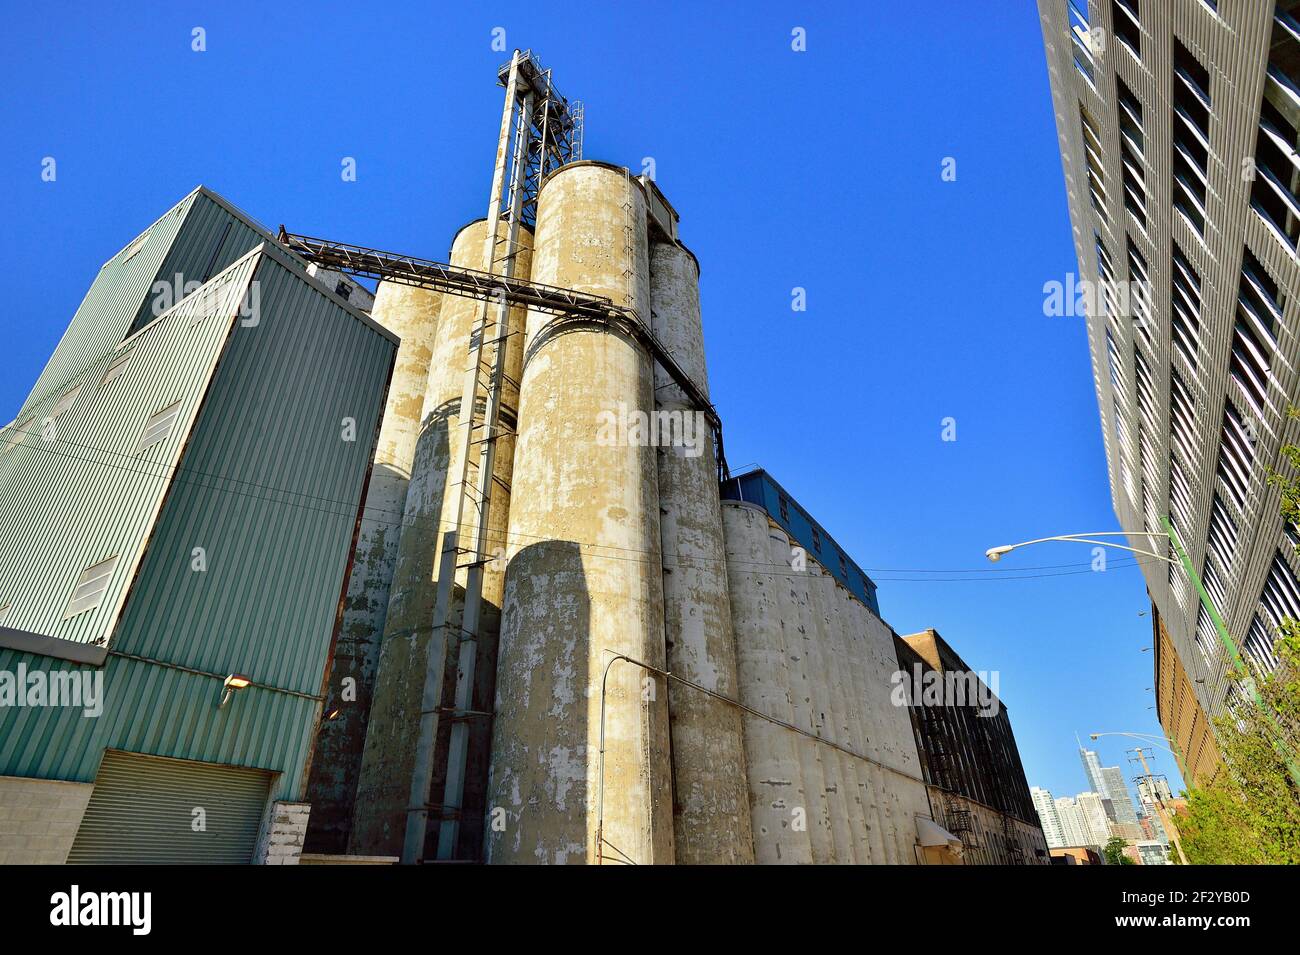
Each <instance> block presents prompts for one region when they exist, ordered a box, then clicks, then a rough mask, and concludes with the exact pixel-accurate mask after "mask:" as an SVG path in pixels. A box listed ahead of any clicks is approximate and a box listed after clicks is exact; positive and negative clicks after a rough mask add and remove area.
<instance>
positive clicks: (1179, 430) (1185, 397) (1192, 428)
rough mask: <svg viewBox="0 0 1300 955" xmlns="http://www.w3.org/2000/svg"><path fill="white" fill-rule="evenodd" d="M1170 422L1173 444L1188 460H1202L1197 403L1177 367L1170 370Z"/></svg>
mask: <svg viewBox="0 0 1300 955" xmlns="http://www.w3.org/2000/svg"><path fill="white" fill-rule="evenodd" d="M1169 424H1170V431H1171V432H1172V434H1171V437H1172V439H1173V440H1172V441H1171V446H1172V447H1173V449H1174V450H1176V451H1178V452H1180V453H1181V454H1182V455H1183V458H1184V459H1185V460H1187V461H1199V460H1200V440H1199V436H1198V434H1197V427H1196V403H1195V402H1194V401H1193V400H1192V395H1191V392H1189V391H1188V390H1187V386H1186V385H1185V384H1183V376H1182V375H1180V374H1178V370H1177V369H1171V370H1170V372H1169Z"/></svg>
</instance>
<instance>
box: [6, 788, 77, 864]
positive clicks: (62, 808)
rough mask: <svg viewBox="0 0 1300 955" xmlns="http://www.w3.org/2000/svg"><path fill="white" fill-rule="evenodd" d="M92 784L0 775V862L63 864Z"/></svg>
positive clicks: (75, 833) (75, 834)
mask: <svg viewBox="0 0 1300 955" xmlns="http://www.w3.org/2000/svg"><path fill="white" fill-rule="evenodd" d="M94 788H95V787H94V785H93V784H92V783H68V782H63V781H61V780H55V779H29V778H27V777H25V776H0V865H62V864H63V863H64V862H66V861H67V859H68V850H69V849H71V848H72V841H73V839H75V838H76V836H77V829H78V828H79V827H80V826H81V817H82V816H84V815H85V814H86V804H87V803H89V802H90V794H91V792H92V791H93V790H94Z"/></svg>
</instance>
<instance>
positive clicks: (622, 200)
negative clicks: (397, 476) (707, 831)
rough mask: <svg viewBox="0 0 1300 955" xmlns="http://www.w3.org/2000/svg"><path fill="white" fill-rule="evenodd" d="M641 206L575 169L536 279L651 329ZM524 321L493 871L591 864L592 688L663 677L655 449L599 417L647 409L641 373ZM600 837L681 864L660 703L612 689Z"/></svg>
mask: <svg viewBox="0 0 1300 955" xmlns="http://www.w3.org/2000/svg"><path fill="white" fill-rule="evenodd" d="M645 216H646V212H645V198H644V194H643V193H642V190H641V187H640V185H639V184H638V183H636V182H635V181H634V180H630V179H629V178H628V176H627V174H626V171H625V170H622V169H617V168H614V167H610V166H606V165H604V164H599V163H591V162H583V163H575V164H572V165H570V166H567V167H565V168H563V169H561V170H559V171H558V172H556V173H555V174H554V175H553V176H552V177H551V178H550V179H549V180H548V181H547V182H546V183H545V185H544V186H543V188H542V192H541V197H540V201H539V206H538V216H537V238H536V249H535V253H534V257H533V278H534V279H535V280H536V281H539V282H545V283H548V284H553V285H560V286H564V287H567V288H574V289H579V290H584V291H589V292H594V293H597V294H601V295H606V296H609V297H611V298H612V299H613V300H614V301H616V302H619V303H627V304H629V305H631V306H632V307H634V308H636V309H637V311H638V312H639V313H640V314H641V315H642V316H643V317H648V316H649V289H648V281H647V272H648V263H647V248H646V245H647V238H646V221H645ZM550 322H551V316H550V315H547V314H542V313H530V314H529V316H528V337H527V342H526V357H525V363H524V372H523V380H522V388H521V396H520V413H519V437H518V443H517V447H516V455H515V469H514V481H513V493H512V497H513V503H512V506H511V509H510V522H509V541H508V545H507V552H508V555H509V566H508V568H507V570H506V580H505V595H504V603H503V612H502V626H501V642H500V659H499V665H498V668H497V693H496V719H495V724H494V732H493V746H492V760H491V781H490V788H489V803H488V808H489V812H493V813H499V820H500V824H499V825H496V824H494V825H493V826H492V827H490V829H489V832H488V835H487V842H486V845H487V859H488V861H490V862H540V863H563V862H579V863H580V862H589V861H594V860H595V859H596V858H597V840H596V820H597V796H598V791H599V788H600V780H599V776H598V773H599V761H598V747H599V734H600V715H601V701H602V693H601V684H602V676H603V674H604V672H605V668H606V666H607V664H608V663H609V662H610V661H611V651H612V652H613V653H624V654H627V655H628V656H631V657H634V658H636V659H639V660H642V661H644V662H646V663H648V664H650V665H652V666H657V667H663V666H664V663H665V650H664V635H663V592H662V575H661V556H660V532H659V495H658V481H657V473H656V462H655V454H654V448H652V447H648V446H645V445H644V444H641V443H637V442H635V441H605V442H601V441H598V440H597V439H598V436H599V434H600V427H601V418H600V415H601V413H602V412H606V413H611V414H615V415H617V414H618V412H619V410H620V405H621V406H623V408H625V409H627V410H629V411H633V412H635V411H639V412H641V413H649V412H651V411H653V409H654V396H653V386H654V376H653V373H652V370H651V360H650V358H649V356H648V355H647V354H646V353H645V352H644V351H643V350H642V349H641V348H639V347H638V346H637V345H636V344H635V343H634V342H633V341H631V340H629V339H627V338H625V337H624V336H622V335H621V334H619V333H617V332H614V331H611V330H609V329H608V328H604V327H591V326H574V325H570V326H567V327H565V328H563V329H560V330H558V331H556V330H555V329H554V327H552V328H551V329H549V330H548V328H547V326H548V324H549V323H550ZM606 702H607V711H606V753H605V768H604V796H605V798H604V806H605V837H606V839H607V840H608V843H609V844H610V845H611V846H612V847H615V848H607V849H606V851H607V852H608V853H609V854H611V855H615V856H616V855H617V854H618V853H623V854H624V855H625V856H626V857H627V858H628V859H630V860H632V861H633V862H636V863H639V864H646V863H665V862H671V861H672V860H673V832H672V803H671V800H672V795H671V789H670V771H671V765H670V757H669V752H668V714H667V692H666V687H665V686H664V685H663V681H662V680H661V679H658V678H653V677H651V676H650V675H649V674H647V673H646V672H645V671H643V670H641V669H640V668H638V667H635V666H633V665H631V664H629V663H626V662H620V663H617V664H615V666H614V667H613V669H612V670H611V671H610V673H609V677H608V694H607V697H606Z"/></svg>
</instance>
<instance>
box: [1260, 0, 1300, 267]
mask: <svg viewBox="0 0 1300 955" xmlns="http://www.w3.org/2000/svg"><path fill="white" fill-rule="evenodd" d="M1294 6H1295V5H1294V4H1293V3H1285V4H1283V3H1279V4H1278V5H1277V6H1276V7H1275V8H1274V14H1273V33H1272V36H1271V38H1270V43H1269V57H1268V70H1267V72H1266V73H1265V77H1264V94H1263V97H1262V99H1261V100H1260V104H1259V130H1258V132H1257V134H1256V137H1255V180H1254V182H1253V183H1251V189H1250V204H1251V206H1252V207H1253V208H1254V210H1255V212H1256V213H1257V214H1258V215H1259V217H1260V218H1261V219H1263V220H1264V222H1265V223H1266V224H1267V225H1269V226H1270V227H1271V228H1272V231H1273V233H1274V234H1275V235H1276V236H1277V238H1278V239H1279V240H1280V241H1281V242H1282V243H1283V244H1284V245H1285V246H1286V247H1287V249H1288V251H1290V252H1291V254H1292V255H1295V254H1296V247H1297V245H1298V244H1300V200H1297V198H1296V191H1297V186H1298V185H1300V183H1297V179H1300V175H1298V172H1297V170H1300V164H1298V163H1297V158H1296V147H1297V143H1300V139H1298V138H1297V134H1296V130H1297V127H1298V126H1300V109H1297V105H1296V104H1297V101H1300V86H1297V80H1298V79H1300V76H1298V75H1297V74H1300V24H1297V23H1296V21H1295V19H1294V18H1293V17H1292V16H1291V14H1290V13H1288V12H1287V10H1285V9H1283V8H1284V7H1294Z"/></svg>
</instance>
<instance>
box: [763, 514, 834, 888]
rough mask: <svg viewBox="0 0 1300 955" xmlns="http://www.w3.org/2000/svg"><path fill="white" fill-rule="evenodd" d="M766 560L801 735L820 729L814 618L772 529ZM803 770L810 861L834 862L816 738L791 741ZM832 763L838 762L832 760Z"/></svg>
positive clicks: (824, 753)
mask: <svg viewBox="0 0 1300 955" xmlns="http://www.w3.org/2000/svg"><path fill="white" fill-rule="evenodd" d="M768 537H769V541H770V546H771V557H772V561H773V562H774V564H776V565H778V566H777V567H776V569H775V571H774V573H775V576H774V578H773V580H774V583H775V584H776V585H777V587H778V592H779V595H780V598H781V604H780V611H779V619H780V625H781V627H782V630H783V632H784V635H785V648H786V667H787V671H788V673H789V679H790V697H791V701H792V702H793V704H794V716H795V718H794V724H795V725H796V726H798V727H799V729H801V730H803V731H804V732H807V733H814V734H816V733H819V732H820V730H821V711H820V710H817V709H816V693H815V692H814V689H813V686H814V680H817V681H820V680H821V650H820V644H819V642H818V641H819V640H820V629H819V624H818V622H817V620H816V618H815V616H814V612H815V608H814V607H813V602H812V593H811V589H810V582H811V578H810V577H809V576H808V574H807V572H806V571H796V570H795V563H796V562H795V560H794V547H795V545H794V544H793V543H792V542H791V540H790V538H789V536H788V535H787V534H786V533H785V531H783V530H781V529H780V528H779V527H776V526H775V525H771V526H770V527H769V530H768ZM795 747H796V749H797V750H798V753H799V763H800V766H801V768H802V772H803V779H804V789H805V798H806V800H807V807H808V834H809V838H810V840H811V842H812V854H813V862H815V863H817V864H818V865H829V864H833V863H835V862H836V861H838V860H837V857H836V854H835V837H834V831H833V829H832V825H831V800H830V795H829V793H828V791H827V788H826V768H825V766H824V765H823V763H824V762H825V761H831V760H834V759H835V757H834V754H833V752H832V751H831V750H829V749H827V748H826V747H825V746H823V745H822V744H821V743H818V742H817V741H816V740H813V739H809V738H807V737H804V736H799V737H796V738H795ZM836 762H838V761H836Z"/></svg>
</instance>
